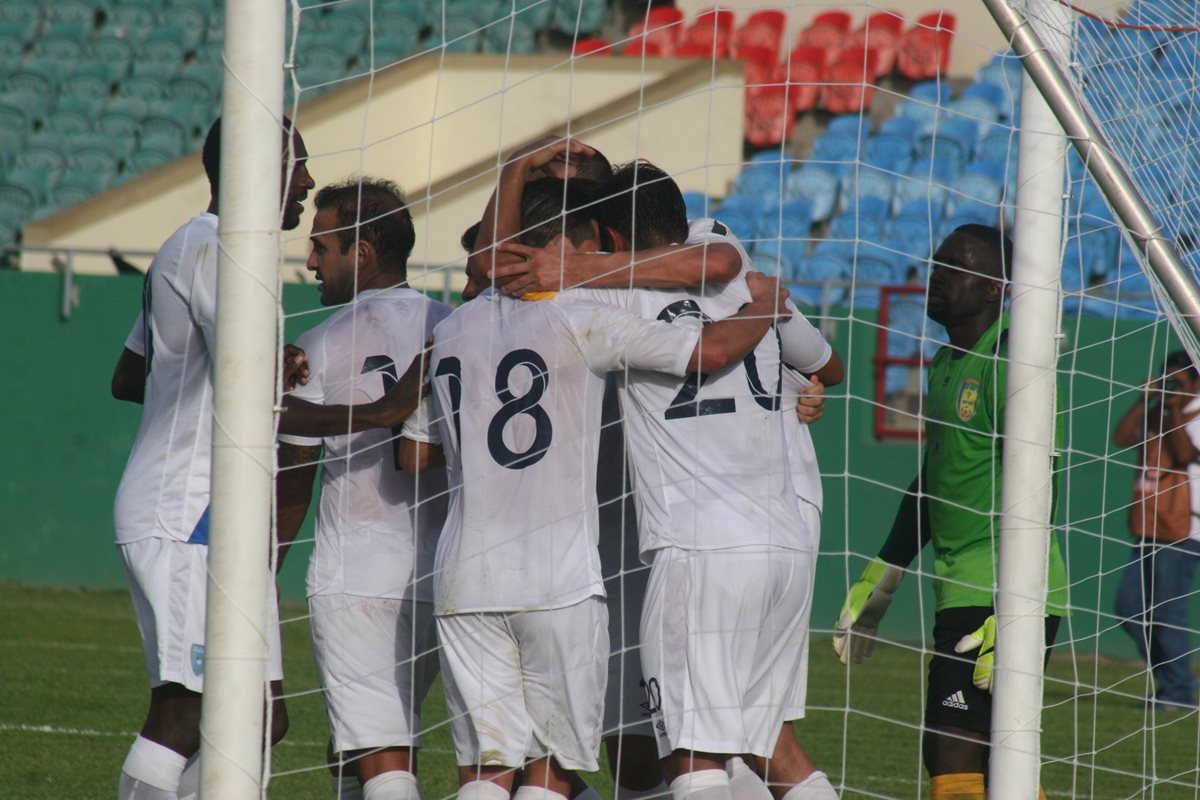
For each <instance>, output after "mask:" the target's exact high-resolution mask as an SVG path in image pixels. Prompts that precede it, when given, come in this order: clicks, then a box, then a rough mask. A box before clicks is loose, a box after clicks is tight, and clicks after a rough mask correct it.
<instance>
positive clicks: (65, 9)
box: [46, 0, 99, 34]
mask: <svg viewBox="0 0 1200 800" xmlns="http://www.w3.org/2000/svg"><path fill="white" fill-rule="evenodd" d="M97 12H98V9H97V7H96V5H95V4H94V3H87V2H83V0H54V2H52V3H50V4H49V8H48V9H46V22H47V24H48V25H49V26H56V25H60V24H67V25H78V26H79V27H81V28H83V29H84V30H85V31H86V32H87V33H89V34H90V33H91V32H92V31H93V30H95V29H96V22H97V21H98V19H99V14H98V13H97Z"/></svg>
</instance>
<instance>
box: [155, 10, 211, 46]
mask: <svg viewBox="0 0 1200 800" xmlns="http://www.w3.org/2000/svg"><path fill="white" fill-rule="evenodd" d="M164 19H166V20H169V21H170V23H171V25H172V26H174V27H175V28H178V29H179V31H180V34H181V38H180V43H181V44H182V45H183V49H184V50H189V51H190V50H195V49H196V47H197V46H198V45H199V44H200V43H201V42H203V41H204V40H205V38H206V37H207V36H208V31H209V28H210V22H209V16H208V14H206V13H204V10H203V9H201V8H197V7H195V6H183V7H177V8H172V9H171V10H170V11H168V12H165V14H164Z"/></svg>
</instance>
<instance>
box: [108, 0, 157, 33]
mask: <svg viewBox="0 0 1200 800" xmlns="http://www.w3.org/2000/svg"><path fill="white" fill-rule="evenodd" d="M157 24H158V13H157V7H156V5H155V4H154V3H152V2H142V1H141V0H121V2H120V3H116V4H114V5H113V7H112V8H110V9H109V10H108V12H107V14H106V19H105V22H104V33H105V35H107V36H113V37H116V38H119V39H124V40H127V41H131V42H140V41H142V40H144V39H146V38H147V37H148V36H150V34H151V32H153V30H154V27H155V26H156V25H157Z"/></svg>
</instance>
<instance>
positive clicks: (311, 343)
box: [277, 331, 325, 447]
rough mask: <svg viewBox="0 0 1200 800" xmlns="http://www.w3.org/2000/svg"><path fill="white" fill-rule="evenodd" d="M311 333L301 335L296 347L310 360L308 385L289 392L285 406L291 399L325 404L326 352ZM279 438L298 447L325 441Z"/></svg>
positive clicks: (305, 437)
mask: <svg viewBox="0 0 1200 800" xmlns="http://www.w3.org/2000/svg"><path fill="white" fill-rule="evenodd" d="M310 333H311V331H310V332H307V333H304V334H301V336H300V338H299V339H297V340H296V346H297V347H299V348H300V349H301V350H303V351H304V355H305V356H306V357H307V358H308V383H305V384H300V385H298V386H296V388H295V389H293V390H292V391H290V392H288V393H287V394H286V395H285V396H284V398H283V405H284V406H286V405H287V399H288V398H289V397H295V398H297V399H299V400H307V401H308V402H310V403H316V404H317V405H324V404H325V363H324V362H325V357H324V356H325V352H324V348H322V347H321V341H320V339H319V338H318V337H314V336H310V335H309V334H310ZM277 438H278V439H279V441H281V442H283V443H284V444H294V445H296V446H297V447H315V446H317V445H320V444H321V443H322V442H323V441H324V440H323V439H322V438H321V437H319V436H317V437H312V436H297V435H295V434H286V433H281V434H279V436H278V437H277Z"/></svg>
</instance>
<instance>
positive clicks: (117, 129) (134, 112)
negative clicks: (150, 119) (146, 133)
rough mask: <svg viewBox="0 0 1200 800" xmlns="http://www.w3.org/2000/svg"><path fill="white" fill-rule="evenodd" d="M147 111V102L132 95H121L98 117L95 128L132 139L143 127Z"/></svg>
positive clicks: (105, 132)
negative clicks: (143, 119)
mask: <svg viewBox="0 0 1200 800" xmlns="http://www.w3.org/2000/svg"><path fill="white" fill-rule="evenodd" d="M145 113H146V106H145V103H143V102H141V101H139V100H136V99H135V98H131V97H119V98H117V99H116V100H113V101H112V102H111V103H109V104H108V108H106V109H105V110H104V112H103V113H102V114H100V116H99V117H97V118H96V123H95V128H96V130H97V131H98V132H100V133H104V134H107V135H109V136H121V137H126V138H128V139H131V140H132V139H133V138H134V137H135V136H137V134H138V131H139V129H140V128H141V124H142V117H143V116H144V115H145Z"/></svg>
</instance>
